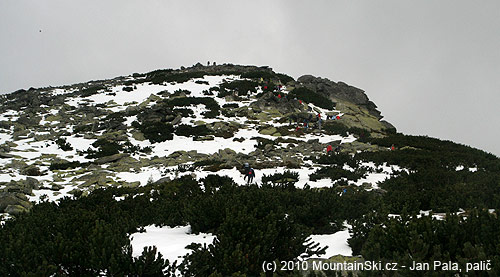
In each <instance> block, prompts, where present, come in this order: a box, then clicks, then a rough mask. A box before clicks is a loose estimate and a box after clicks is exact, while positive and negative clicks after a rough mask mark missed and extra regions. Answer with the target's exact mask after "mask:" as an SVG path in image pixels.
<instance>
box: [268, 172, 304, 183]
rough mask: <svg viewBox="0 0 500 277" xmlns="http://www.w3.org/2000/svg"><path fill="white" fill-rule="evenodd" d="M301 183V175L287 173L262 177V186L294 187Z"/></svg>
mask: <svg viewBox="0 0 500 277" xmlns="http://www.w3.org/2000/svg"><path fill="white" fill-rule="evenodd" d="M298 181H299V173H298V172H292V171H289V170H287V171H285V172H283V173H275V174H272V175H269V176H266V175H264V176H262V184H263V185H264V184H265V183H271V184H273V185H275V186H293V185H294V184H295V183H297V182H298Z"/></svg>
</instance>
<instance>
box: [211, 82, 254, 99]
mask: <svg viewBox="0 0 500 277" xmlns="http://www.w3.org/2000/svg"><path fill="white" fill-rule="evenodd" d="M257 86H258V83H257V82H254V81H249V80H237V81H232V82H229V83H222V84H221V85H220V89H221V92H220V93H219V94H218V95H217V96H218V97H224V96H227V95H229V94H228V93H229V92H232V91H236V92H237V95H238V96H244V95H248V93H249V92H253V93H255V92H257V89H256V87H257Z"/></svg>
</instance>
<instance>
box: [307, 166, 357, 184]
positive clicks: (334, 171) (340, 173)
mask: <svg viewBox="0 0 500 277" xmlns="http://www.w3.org/2000/svg"><path fill="white" fill-rule="evenodd" d="M361 177H363V174H361V173H358V172H351V171H349V170H345V169H342V168H338V167H322V168H320V169H318V170H316V171H315V172H314V173H313V174H311V175H310V176H309V179H310V180H311V181H316V180H319V179H322V178H330V179H332V181H336V180H339V179H341V178H346V179H347V180H352V181H356V180H358V179H359V178H361Z"/></svg>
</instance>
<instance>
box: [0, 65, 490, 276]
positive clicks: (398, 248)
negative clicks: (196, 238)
mask: <svg viewBox="0 0 500 277" xmlns="http://www.w3.org/2000/svg"><path fill="white" fill-rule="evenodd" d="M200 70H201V71H200ZM216 75H217V76H218V75H238V76H240V77H241V78H243V79H242V80H232V81H231V80H225V81H223V82H222V83H221V84H219V85H217V86H211V87H209V88H208V89H207V90H204V91H203V96H202V97H196V96H190V94H191V92H190V91H189V90H185V89H179V88H176V90H175V91H173V92H168V91H166V90H165V91H160V92H158V93H156V94H154V95H152V96H150V97H149V98H148V99H146V100H144V102H143V103H135V104H137V105H135V104H130V103H128V104H127V105H126V108H124V109H122V110H116V111H115V110H112V111H110V110H105V109H104V108H106V105H107V104H103V103H100V104H96V105H90V104H88V103H84V104H82V105H79V106H71V105H69V104H66V103H65V99H66V98H64V97H90V96H95V95H98V94H106V95H107V96H113V94H114V95H116V94H117V93H120V92H114V91H113V90H112V89H113V86H118V85H119V86H120V90H123V91H126V92H130V93H133V92H134V91H135V90H136V89H137V87H139V86H141V85H143V84H154V85H159V86H161V85H165V84H167V83H175V84H182V83H185V82H188V81H189V80H192V79H193V78H202V77H204V76H216ZM301 78H302V77H301ZM301 78H299V79H298V80H297V81H295V80H294V79H293V78H291V77H289V76H287V75H284V74H279V73H274V72H273V71H272V70H270V69H269V68H266V67H261V68H257V67H244V66H233V65H222V66H220V67H219V66H217V67H215V66H214V67H207V68H203V67H202V68H201V69H200V66H195V67H193V68H190V69H186V70H181V71H176V70H171V69H167V70H156V71H153V72H149V73H146V74H133V75H132V77H129V78H122V79H120V78H118V79H116V80H112V82H116V83H113V85H109V84H108V83H107V82H106V81H96V82H88V83H86V84H78V85H76V89H75V90H74V91H72V92H69V93H68V95H63V96H50V95H48V94H44V93H42V92H40V91H38V90H36V89H30V90H28V91H18V92H15V93H13V94H9V95H6V96H4V97H2V100H4V101H5V103H4V105H2V106H0V112H6V111H7V110H24V111H28V112H31V113H32V115H33V116H27V115H21V116H19V118H17V119H16V120H15V122H14V123H13V122H10V121H0V129H4V130H11V129H12V131H13V134H12V138H13V139H14V140H15V141H19V140H22V139H25V137H28V136H30V135H31V136H32V137H34V140H35V141H44V142H45V141H50V140H51V139H52V137H51V136H52V135H53V134H51V133H50V132H49V131H47V132H46V133H49V134H40V133H36V132H34V133H30V130H35V129H36V128H38V127H37V126H38V125H40V122H41V118H39V117H36V116H34V115H35V114H38V113H41V112H46V111H45V110H43V109H44V108H43V107H41V106H43V105H40V103H44V105H46V106H48V107H52V106H57V105H60V109H59V111H58V112H57V114H50V115H49V113H47V114H46V115H45V116H44V120H45V121H47V122H51V123H50V126H49V129H50V130H52V131H53V129H55V128H56V127H54V126H59V125H58V124H60V129H58V130H56V131H55V132H54V131H53V133H54V134H55V135H57V139H52V140H53V141H54V143H55V144H56V145H57V147H58V150H60V152H63V153H69V152H70V151H74V154H75V155H77V156H81V157H85V158H86V159H87V160H80V161H79V160H77V159H76V158H75V157H74V156H71V157H72V159H69V158H68V159H56V158H54V157H51V156H50V155H41V157H42V158H41V159H40V160H37V161H35V162H33V163H32V164H29V165H28V164H27V163H25V164H23V162H21V161H17V162H11V163H9V164H7V165H6V167H3V169H4V170H5V169H15V170H17V171H20V172H23V173H25V175H27V176H40V175H43V174H46V173H47V171H51V172H52V173H54V175H55V176H57V177H60V179H63V178H62V177H61V176H64V177H66V176H69V174H67V173H74V174H75V176H76V177H75V179H74V180H76V181H71V182H75V184H74V185H75V187H77V188H78V189H75V191H73V192H72V193H71V194H72V196H67V197H64V198H62V199H60V200H58V201H56V202H49V201H46V200H45V201H44V200H42V201H41V203H39V204H36V205H33V207H31V209H29V211H27V212H24V213H23V212H21V213H18V214H16V215H15V216H14V217H12V218H10V219H8V220H6V221H5V223H4V224H3V225H1V227H0V253H1V254H0V275H1V276H99V275H109V276H174V275H179V274H180V275H183V276H259V275H266V274H264V273H263V272H262V263H263V262H264V261H286V260H288V261H290V260H293V261H297V260H298V257H299V256H300V255H302V254H303V253H306V256H310V255H313V254H319V253H324V250H325V249H322V248H321V247H320V246H318V245H317V244H314V243H312V242H311V241H309V240H308V239H307V238H308V237H309V236H310V235H311V234H333V233H336V232H338V231H340V230H342V229H344V226H345V223H348V224H349V225H350V226H351V227H350V232H351V237H350V239H349V240H348V243H349V246H350V247H351V249H352V251H353V255H359V256H360V257H361V259H364V260H367V261H382V262H397V263H398V264H400V265H405V266H409V265H411V263H412V262H430V263H432V261H436V260H439V261H451V262H457V263H458V264H460V267H461V268H464V267H465V266H466V263H468V262H479V261H489V262H490V264H491V267H492V269H491V270H490V271H474V272H471V273H468V274H469V275H470V276H497V275H500V224H499V223H500V222H499V220H500V219H499V218H498V210H499V209H500V159H499V158H498V157H496V156H494V155H492V154H489V153H485V152H484V151H481V150H478V149H474V148H471V147H468V146H465V145H461V144H457V143H453V142H451V141H443V140H439V139H435V138H429V137H425V136H409V135H405V134H401V133H397V132H396V131H395V129H394V127H393V126H392V125H390V124H389V123H383V122H382V121H381V118H382V117H381V116H380V112H378V111H377V110H376V109H375V108H376V106H375V107H374V104H373V103H372V102H370V101H369V100H368V99H367V97H366V95H364V93H363V92H362V91H361V90H359V89H356V88H354V87H351V86H348V85H346V84H343V83H340V82H339V83H338V84H337V83H334V82H331V81H329V80H323V79H320V80H318V79H315V78H314V77H312V76H306V78H303V79H302V81H300V80H301ZM109 82H111V81H109ZM194 83H195V84H199V85H208V84H209V82H208V81H206V80H197V81H196V82H194ZM280 85H288V86H289V87H290V89H289V90H288V91H286V92H281V90H276V87H278V86H280ZM121 86H123V88H122V87H121ZM67 89H68V88H67ZM326 90H330V91H329V92H328V93H330V94H328V93H325V91H326ZM282 94H283V95H282ZM331 94H334V95H336V96H338V97H333V98H335V99H333V98H332V97H330V96H331ZM346 95H347V96H346ZM351 96H352V99H351V98H349V99H346V98H345V97H351ZM223 99H224V101H226V100H225V99H232V101H227V102H229V103H224V102H218V101H222V100H223ZM249 99H252V101H254V102H252V104H248V101H250V100H249ZM334 100H335V101H334ZM245 101H247V104H246V105H248V106H245V104H244V103H245ZM302 102H304V103H302ZM305 103H312V105H311V109H310V110H309V109H308V108H309V106H307V107H306V106H305ZM108 104H109V105H115V104H116V103H108ZM219 104H220V105H219ZM134 105H135V106H134ZM313 106H314V109H315V110H313V108H312V107H313ZM7 107H8V108H7ZM58 107H59V106H58ZM193 107H199V110H198V111H195V109H193ZM360 107H362V108H360ZM320 108H323V109H327V110H329V111H330V112H331V110H333V109H344V110H343V112H342V113H340V110H339V111H335V112H331V114H328V113H330V112H328V113H327V115H329V116H331V115H333V114H335V115H339V116H340V115H341V114H342V119H340V120H327V119H324V120H325V121H324V122H323V125H322V129H321V130H318V129H319V126H318V125H317V123H318V121H319V118H318V119H315V118H314V117H313V116H316V113H321V112H324V111H323V110H321V109H320ZM264 111H268V112H267V113H266V112H264ZM196 112H199V113H200V115H201V116H202V119H204V120H206V122H205V121H201V122H199V121H198V122H193V121H194V120H199V119H200V118H195V116H194V115H195V113H196ZM221 116H223V117H224V118H222V120H221V121H230V120H234V121H235V122H236V119H242V118H243V120H241V121H239V122H236V123H235V122H213V121H216V120H217V119H220V117H221ZM93 117H95V118H99V120H93V119H92V118H93ZM192 118H195V119H193V120H192V121H191V122H189V123H187V122H186V121H189V120H190V119H192ZM270 118H271V119H272V120H275V121H272V120H270ZM308 118H312V120H310V119H308ZM126 119H127V120H126ZM130 119H131V120H130ZM183 119H184V121H182V120H183ZM306 120H308V121H307V123H310V124H311V127H310V129H309V130H304V128H303V127H304V125H305V122H306ZM309 120H310V121H309ZM127 121H130V122H129V123H126V122H127ZM53 122H55V123H53ZM288 122H289V123H288ZM70 123H71V124H74V125H72V128H68V126H69V125H68V124H70ZM278 123H279V124H278ZM287 123H288V125H287ZM245 124H246V125H245ZM11 125H13V128H11V127H12V126H11ZM243 127H248V128H251V129H252V128H253V130H254V131H255V133H258V134H265V136H254V137H249V138H244V137H236V135H235V134H237V133H238V131H239V130H241V129H243ZM296 127H299V128H297V129H296ZM300 127H302V128H300ZM311 129H314V130H311ZM44 131H46V130H44ZM304 134H308V135H311V136H317V137H313V139H310V140H299V138H303V135H304ZM324 135H342V136H343V137H347V136H349V135H352V136H353V137H354V138H355V139H356V140H355V142H353V143H343V144H341V143H340V142H339V141H333V142H329V143H332V144H335V143H336V144H338V145H342V147H343V148H342V149H341V150H339V151H338V153H335V154H331V155H326V154H325V153H324V148H325V146H326V144H324V143H320V142H319V139H318V138H319V137H321V136H324ZM286 136H288V137H286ZM292 136H294V137H293V138H292ZM70 137H71V138H73V139H74V138H79V139H84V138H92V139H93V142H92V144H91V146H92V147H89V148H88V149H85V150H76V149H74V148H75V146H76V145H75V144H71V143H70V141H71V140H70ZM176 137H177V138H178V137H182V138H183V139H187V138H192V139H193V140H192V142H193V143H194V142H198V141H205V140H206V141H213V140H215V139H216V138H217V139H218V138H223V139H227V140H228V141H226V142H243V141H245V140H247V139H248V140H249V141H255V151H254V152H252V153H253V154H255V156H252V155H247V154H241V153H233V152H235V151H231V150H228V151H219V152H217V153H215V154H200V153H193V151H189V152H188V151H184V152H183V151H175V152H174V153H171V154H170V155H169V156H168V157H159V155H156V153H154V145H155V144H156V143H162V142H163V143H169V142H172V141H173V140H174V138H176ZM139 140H141V141H146V142H147V143H150V144H151V146H145V147H142V146H140V145H139V144H137V143H136V141H139ZM48 144H49V142H47V145H48ZM281 145H286V146H285V147H282V146H281ZM15 147H16V146H15V143H5V145H0V156H1V158H2V159H4V158H5V159H13V160H14V159H16V157H14V156H13V155H9V153H8V150H9V149H11V148H15ZM391 147H394V150H392V151H390V150H389V148H391ZM188 148H189V147H188V146H186V149H185V150H189V149H188ZM304 149H305V150H304ZM222 150H227V149H222ZM4 152H5V153H4ZM194 152H196V151H194ZM71 153H73V152H71ZM132 155H138V156H139V157H140V158H137V159H133V158H132ZM273 155H275V156H279V158H277V159H273V158H274V157H273ZM160 156H161V155H160ZM120 159H123V160H125V161H123V160H120ZM146 160H147V162H145V161H146ZM246 161H250V162H251V163H252V167H253V168H255V169H256V170H257V171H258V170H260V169H266V168H277V167H283V168H285V169H286V170H285V171H284V172H282V173H275V174H270V175H264V176H262V178H261V180H262V182H261V183H259V184H258V185H256V184H250V185H244V186H242V185H241V184H237V182H236V180H233V179H231V178H229V177H225V176H219V175H217V172H218V171H219V170H221V169H233V168H237V169H240V168H242V165H243V162H246ZM155 163H159V164H162V165H168V166H170V167H172V165H174V166H176V169H175V170H174V171H175V172H174V173H175V176H180V175H181V174H180V173H189V172H194V171H195V170H204V171H208V172H212V173H213V174H209V175H208V176H207V177H205V178H202V179H199V180H197V179H196V178H194V177H193V176H191V175H186V176H182V177H177V178H174V179H172V180H166V179H163V180H159V181H157V182H153V181H152V182H149V183H148V184H147V185H145V186H137V185H136V186H137V187H135V186H132V185H130V184H128V183H126V182H124V183H111V184H110V185H108V186H104V185H102V183H105V184H107V183H106V182H111V181H109V180H107V179H106V178H104V179H103V178H101V179H99V178H97V177H96V178H94V177H95V176H93V175H92V174H87V173H88V171H86V170H89V171H92V173H95V172H98V173H101V174H110V172H113V173H116V172H124V171H126V172H132V173H134V172H139V171H140V169H141V168H143V167H146V166H151V165H153V164H155ZM368 163H373V164H375V166H374V167H373V166H368V165H367V164H368ZM304 164H309V165H311V166H310V167H309V169H312V170H311V174H310V175H309V181H310V182H315V181H317V180H321V179H325V178H329V179H330V180H331V186H329V187H322V188H311V186H309V185H305V186H304V188H297V187H296V183H297V182H299V180H300V177H299V174H298V173H297V172H295V171H294V170H296V169H298V168H301V166H303V165H304ZM383 165H386V166H387V165H390V166H398V167H396V169H394V170H393V171H392V173H390V176H389V177H390V178H388V179H386V180H385V181H383V182H380V183H378V184H376V186H373V185H374V184H368V185H370V186H368V187H367V186H366V185H365V184H362V185H360V186H355V185H353V182H357V181H359V180H361V179H362V178H363V177H365V176H368V174H372V173H377V172H381V171H382V169H380V167H381V166H383ZM43 166H45V167H47V170H43ZM40 168H42V170H40ZM106 170H107V171H106ZM103 172H104V173H103ZM77 173H78V174H81V175H84V176H81V175H78V174H77ZM66 174H67V175H66ZM85 174H87V175H89V176H90V175H92V176H91V177H88V178H87V179H85V178H86V177H85ZM77 177H78V178H79V179H77ZM98 177H99V176H98ZM105 177H106V176H105ZM92 178H94V179H92ZM55 182H56V181H54V183H55ZM14 185H15V186H14ZM2 186H5V188H3V187H2ZM8 186H11V187H8ZM0 187H2V189H1V190H0V197H4V196H5V195H7V196H9V197H10V196H12V195H18V194H19V193H21V192H25V193H26V194H28V195H29V193H31V191H32V190H33V189H35V188H32V189H27V188H26V187H22V184H19V183H15V182H14V183H8V184H0ZM89 187H92V188H96V189H94V190H85V189H88V188H89ZM52 188H53V189H54V190H57V189H58V188H57V184H54V185H53V186H52ZM80 189H81V190H80ZM117 197H121V198H120V200H117V199H118V198H117ZM23 199H24V198H23ZM42 199H43V197H42ZM21 200H22V199H21ZM21 202H22V201H21ZM23 203H24V202H23ZM421 211H430V214H429V215H425V214H422V213H421ZM438 213H439V215H438V217H439V219H438V218H436V214H438ZM148 225H157V226H170V227H174V226H186V225H190V226H191V230H192V232H193V233H200V232H201V233H212V234H214V235H215V237H216V238H215V239H214V240H213V242H212V243H211V244H207V245H201V244H191V245H189V246H188V248H189V249H190V250H192V251H191V252H190V253H189V254H187V255H185V256H184V257H183V260H182V262H179V263H177V262H174V261H169V260H166V259H165V258H164V257H163V256H162V255H161V254H160V253H158V252H157V250H156V248H154V247H149V248H145V249H144V250H143V252H142V255H140V256H139V257H134V256H133V255H132V249H131V242H130V239H129V237H130V234H132V233H136V232H142V231H144V227H145V226H148ZM323 274H326V275H327V276H340V275H342V273H341V272H304V271H280V270H278V271H277V272H276V273H274V275H273V274H270V273H268V274H267V276H324V275H323ZM350 274H351V275H353V274H357V275H358V276H380V275H385V276H456V274H459V275H464V272H455V271H433V270H431V271H420V272H413V271H409V270H407V269H401V270H399V271H398V272H396V273H395V272H391V271H382V272H380V271H379V272H376V271H374V272H371V271H363V272H356V273H350Z"/></svg>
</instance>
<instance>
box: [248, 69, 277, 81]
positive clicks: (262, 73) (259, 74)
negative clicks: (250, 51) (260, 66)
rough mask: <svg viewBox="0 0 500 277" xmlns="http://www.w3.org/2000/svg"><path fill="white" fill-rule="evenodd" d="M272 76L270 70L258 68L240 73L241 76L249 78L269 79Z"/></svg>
mask: <svg viewBox="0 0 500 277" xmlns="http://www.w3.org/2000/svg"><path fill="white" fill-rule="evenodd" d="M273 77H274V73H273V72H272V71H270V70H259V71H249V72H246V73H243V74H241V78H249V79H260V78H263V79H271V78H273Z"/></svg>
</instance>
